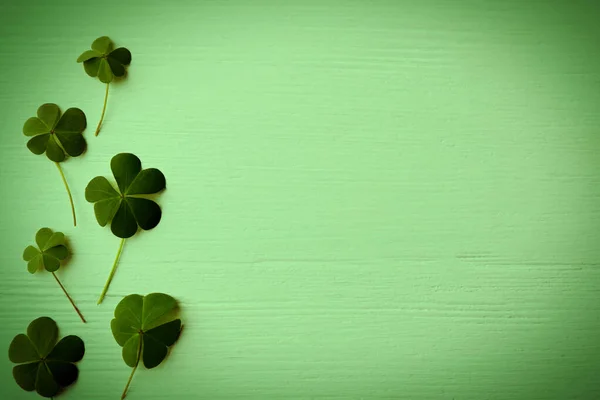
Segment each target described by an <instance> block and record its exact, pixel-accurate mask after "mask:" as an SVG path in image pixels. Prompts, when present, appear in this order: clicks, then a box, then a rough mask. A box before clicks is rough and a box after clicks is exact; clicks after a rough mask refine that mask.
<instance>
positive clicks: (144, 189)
mask: <svg viewBox="0 0 600 400" xmlns="http://www.w3.org/2000/svg"><path fill="white" fill-rule="evenodd" d="M110 168H111V170H112V173H113V175H114V177H115V180H116V182H117V189H115V188H114V187H113V185H112V184H111V183H110V182H109V181H108V180H107V179H106V178H105V177H103V176H97V177H95V178H94V179H92V180H91V181H90V182H89V183H88V185H87V187H86V188H85V199H86V200H87V201H88V202H90V203H94V214H95V215H96V220H97V221H98V224H100V226H106V224H108V223H109V222H110V223H111V224H110V229H111V231H112V233H113V234H114V235H115V236H117V237H120V238H121V239H122V240H121V245H120V247H119V251H118V253H117V258H116V259H115V262H114V264H113V269H112V271H111V274H110V276H109V278H108V281H107V282H106V285H105V287H104V291H103V292H102V294H101V295H100V299H99V301H98V304H99V303H101V302H102V299H103V298H104V295H105V294H106V290H108V286H109V285H110V281H111V280H112V277H113V275H114V272H115V269H116V266H117V262H118V259H119V256H120V254H121V251H122V250H123V244H124V241H125V239H127V238H130V237H132V236H133V235H134V234H135V233H136V232H137V230H138V227H139V228H142V229H143V230H149V229H152V228H154V227H155V226H156V225H158V223H159V222H160V219H161V216H162V212H161V210H160V207H159V206H158V204H156V203H155V202H154V201H153V200H150V199H147V198H144V197H143V196H146V195H151V194H155V193H158V192H160V191H161V190H163V189H164V188H165V185H166V181H165V176H164V175H163V173H162V172H160V171H159V170H158V169H156V168H148V169H144V170H142V163H141V161H140V159H139V158H137V157H136V156H135V155H133V154H130V153H120V154H117V155H116V156H114V157H113V158H112V160H111V161H110Z"/></svg>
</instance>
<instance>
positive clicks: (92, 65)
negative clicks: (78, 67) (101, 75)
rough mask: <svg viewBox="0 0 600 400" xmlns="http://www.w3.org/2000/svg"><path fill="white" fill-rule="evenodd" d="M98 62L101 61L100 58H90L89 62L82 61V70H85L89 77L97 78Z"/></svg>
mask: <svg viewBox="0 0 600 400" xmlns="http://www.w3.org/2000/svg"><path fill="white" fill-rule="evenodd" d="M100 61H102V59H101V58H92V59H90V60H87V61H84V62H83V69H84V70H85V73H86V74H88V75H89V76H91V77H92V78H95V77H97V76H98V70H99V69H100Z"/></svg>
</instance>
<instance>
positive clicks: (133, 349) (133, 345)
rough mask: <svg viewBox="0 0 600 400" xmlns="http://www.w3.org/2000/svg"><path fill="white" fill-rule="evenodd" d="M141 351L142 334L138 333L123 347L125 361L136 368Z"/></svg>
mask: <svg viewBox="0 0 600 400" xmlns="http://www.w3.org/2000/svg"><path fill="white" fill-rule="evenodd" d="M139 351H140V334H139V333H136V334H135V335H133V336H131V337H130V338H129V339H128V340H127V341H126V342H125V344H124V345H123V351H122V356H123V361H125V364H127V365H128V366H130V367H132V368H133V367H135V365H136V364H137V360H138V352H139Z"/></svg>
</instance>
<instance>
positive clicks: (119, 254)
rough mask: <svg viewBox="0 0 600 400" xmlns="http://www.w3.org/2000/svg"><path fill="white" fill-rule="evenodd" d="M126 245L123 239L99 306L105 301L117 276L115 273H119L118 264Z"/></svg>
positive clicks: (99, 300)
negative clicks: (109, 288) (114, 277)
mask: <svg viewBox="0 0 600 400" xmlns="http://www.w3.org/2000/svg"><path fill="white" fill-rule="evenodd" d="M124 245H125V239H121V245H120V246H119V251H118V252H117V256H116V257H115V262H114V263H113V266H112V270H111V271H110V275H109V276H108V279H107V280H106V284H105V285H104V289H102V293H101V294H100V298H99V299H98V304H100V303H102V300H104V296H105V295H106V292H107V291H108V287H109V286H110V282H111V281H112V279H113V276H115V272H116V271H117V264H118V263H119V258H120V257H121V252H122V251H123V246H124Z"/></svg>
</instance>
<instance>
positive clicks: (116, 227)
mask: <svg viewBox="0 0 600 400" xmlns="http://www.w3.org/2000/svg"><path fill="white" fill-rule="evenodd" d="M110 229H111V231H112V233H113V234H114V235H115V236H117V237H120V238H122V239H127V238H130V237H132V236H133V235H135V233H136V232H137V229H138V225H137V222H136V221H135V217H134V216H133V212H132V211H131V208H129V205H128V204H127V202H124V201H123V202H121V205H120V206H119V209H118V210H117V213H116V214H115V216H114V218H113V220H112V223H111V224H110Z"/></svg>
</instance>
